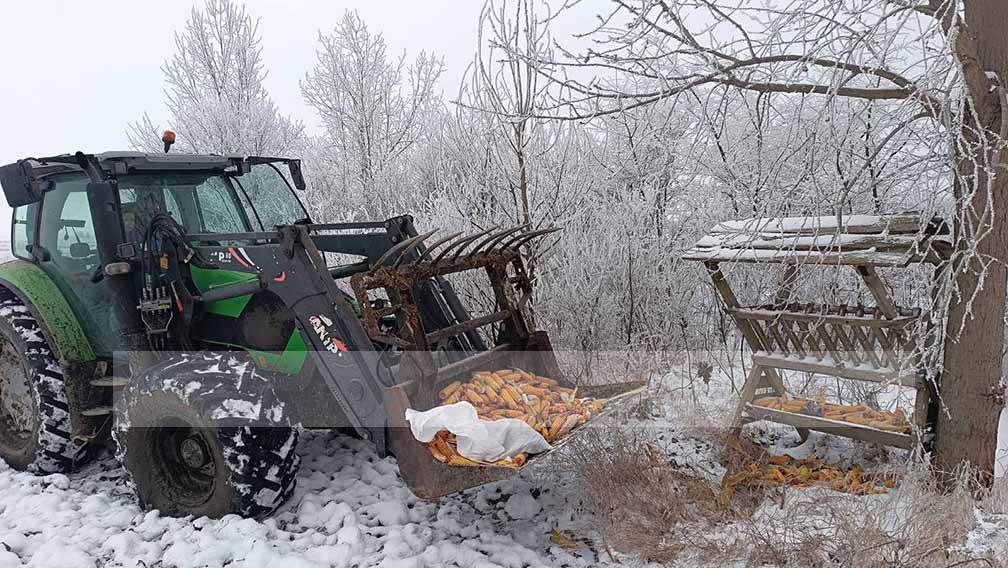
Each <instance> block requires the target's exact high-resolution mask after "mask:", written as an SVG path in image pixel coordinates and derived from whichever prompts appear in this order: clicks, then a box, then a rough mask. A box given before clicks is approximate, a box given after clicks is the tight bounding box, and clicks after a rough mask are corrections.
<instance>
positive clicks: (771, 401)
mask: <svg viewBox="0 0 1008 568" xmlns="http://www.w3.org/2000/svg"><path fill="white" fill-rule="evenodd" d="M753 404H754V405H756V406H761V407H763V408H770V409H773V410H783V411H784V412H794V413H798V414H808V415H810V416H821V417H823V418H828V419H830V420H837V421H839V422H848V423H850V424H858V425H861V426H870V427H872V428H877V429H879V430H887V431H889V432H899V433H902V434H909V433H910V430H911V428H910V422H909V421H908V420H907V417H906V413H904V412H903V409H901V408H897V409H896V411H895V412H887V411H885V410H876V409H873V408H869V407H867V406H865V405H863V404H856V405H851V406H845V405H842V404H830V403H828V402H826V400H825V399H824V398H821V397H820V398H819V399H817V400H808V399H803V398H788V397H787V396H786V395H785V396H782V397H767V398H761V399H759V400H757V401H755V402H754V403H753Z"/></svg>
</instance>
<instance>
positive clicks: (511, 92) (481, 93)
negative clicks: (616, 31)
mask: <svg viewBox="0 0 1008 568" xmlns="http://www.w3.org/2000/svg"><path fill="white" fill-rule="evenodd" d="M543 8H544V7H543ZM540 10H542V8H540V7H539V6H538V5H537V3H536V2H535V1H534V0H516V1H515V2H514V3H513V6H509V5H508V2H506V1H499V2H495V1H493V0H487V1H486V2H485V3H484V4H483V10H482V11H481V12H480V23H479V38H478V43H477V50H476V57H475V60H474V61H473V64H472V65H471V66H470V68H469V70H468V72H467V79H468V80H469V81H470V82H471V84H469V85H467V84H466V82H465V80H464V81H463V85H462V90H461V92H460V93H459V101H460V103H461V104H462V105H464V106H466V107H469V108H475V109H478V110H480V111H482V112H484V113H486V114H485V116H486V117H487V118H488V119H489V120H491V121H493V122H494V123H495V124H496V125H497V127H498V128H499V129H500V130H501V132H502V134H504V137H505V139H506V140H507V145H508V150H509V153H510V154H511V155H512V157H513V160H514V172H515V175H514V180H515V181H514V183H513V184H511V185H512V188H511V191H512V194H513V195H514V198H515V202H516V203H517V204H518V208H517V210H516V213H517V215H518V218H517V219H516V220H517V221H519V222H521V223H525V224H528V223H531V221H532V218H531V213H530V199H529V181H528V168H529V165H528V163H527V162H528V146H529V143H530V141H531V139H532V137H533V136H534V135H535V133H534V129H535V128H536V126H537V121H536V120H535V119H534V118H533V116H534V115H535V114H536V113H537V112H538V111H539V109H541V108H542V106H543V104H544V102H545V99H544V98H543V97H544V94H545V87H546V85H547V82H546V81H545V80H543V78H542V71H541V70H540V69H539V62H540V61H542V60H543V59H545V58H547V57H548V52H547V51H546V50H547V49H548V48H549V42H550V38H549V25H548V17H544V14H542V13H540Z"/></svg>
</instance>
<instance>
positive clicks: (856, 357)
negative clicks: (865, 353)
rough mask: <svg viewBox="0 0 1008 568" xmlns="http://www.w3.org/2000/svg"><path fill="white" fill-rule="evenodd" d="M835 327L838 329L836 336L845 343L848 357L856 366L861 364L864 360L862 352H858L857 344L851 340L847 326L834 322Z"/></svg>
mask: <svg viewBox="0 0 1008 568" xmlns="http://www.w3.org/2000/svg"><path fill="white" fill-rule="evenodd" d="M833 329H834V330H835V331H836V333H835V334H834V337H835V338H836V339H838V340H839V341H840V343H842V344H843V348H844V349H845V351H844V352H845V353H846V354H847V358H849V359H850V360H851V363H853V364H854V365H855V366H857V365H860V364H861V363H862V362H863V361H864V358H862V357H861V353H859V352H858V350H857V346H855V345H854V342H853V341H851V338H850V336H849V335H848V334H847V332H848V329H847V326H844V325H841V324H833Z"/></svg>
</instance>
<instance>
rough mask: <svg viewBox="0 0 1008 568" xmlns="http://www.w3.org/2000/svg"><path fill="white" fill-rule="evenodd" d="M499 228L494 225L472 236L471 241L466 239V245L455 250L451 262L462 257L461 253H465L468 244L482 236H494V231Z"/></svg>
mask: <svg viewBox="0 0 1008 568" xmlns="http://www.w3.org/2000/svg"><path fill="white" fill-rule="evenodd" d="M500 228H501V226H500V225H494V226H493V227H490V228H489V229H487V230H485V231H483V232H482V233H477V234H476V235H474V236H473V237H474V238H472V239H467V240H466V243H465V244H464V245H462V246H460V247H459V248H458V249H457V250H456V251H455V255H454V256H452V262H455V261H456V260H458V259H459V256H461V255H462V253H463V252H464V251H465V249H466V247H468V246H469V243H471V242H473V241H475V240H476V239H478V238H480V237H484V236H487V235H493V234H495V231H499V230H500Z"/></svg>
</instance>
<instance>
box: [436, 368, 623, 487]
mask: <svg viewBox="0 0 1008 568" xmlns="http://www.w3.org/2000/svg"><path fill="white" fill-rule="evenodd" d="M438 399H440V400H441V403H442V404H455V403H456V402H461V401H463V400H465V401H468V402H469V403H470V404H472V405H473V406H474V407H475V408H476V413H477V414H479V417H480V418H482V419H484V420H500V419H502V418H516V419H518V420H522V421H524V422H525V423H526V424H528V425H529V426H531V427H532V428H533V429H535V430H536V431H537V432H539V433H540V434H541V435H542V437H543V438H546V440H547V441H548V442H550V443H553V442H556V441H557V440H560V439H561V438H563V437H564V436H566V435H567V434H569V433H570V432H571V430H573V429H574V428H576V427H577V426H579V425H581V424H584V423H585V422H587V421H588V419H590V418H591V417H592V415H594V414H596V413H598V412H599V411H600V410H602V408H603V406H604V403H603V401H601V400H594V399H589V398H577V389H569V388H564V387H561V386H560V385H559V383H557V382H556V381H555V380H553V379H550V378H547V377H540V376H538V375H534V374H532V373H529V372H526V371H522V370H520V369H506V370H503V371H494V372H490V371H478V372H476V373H473V375H472V379H470V380H469V381H466V382H462V381H455V382H453V383H451V384H450V385H448V386H446V387H445V388H443V389H441V391H440V392H439V393H438ZM427 448H428V449H429V450H430V453H431V455H433V456H434V458H435V459H437V460H438V461H440V462H442V463H446V464H448V465H458V466H485V465H493V466H500V467H510V468H514V469H517V468H519V467H521V466H522V465H524V464H525V462H526V461H527V460H528V456H527V455H526V454H524V453H523V454H519V455H517V456H514V457H512V458H508V459H504V460H500V461H497V462H494V463H489V464H488V463H481V462H475V461H473V460H470V459H467V458H465V457H463V456H461V455H459V453H458V449H457V447H456V443H455V435H454V434H452V433H451V432H448V431H447V430H442V431H440V432H438V433H437V436H435V437H434V439H433V440H431V441H430V442H428V443H427Z"/></svg>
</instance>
